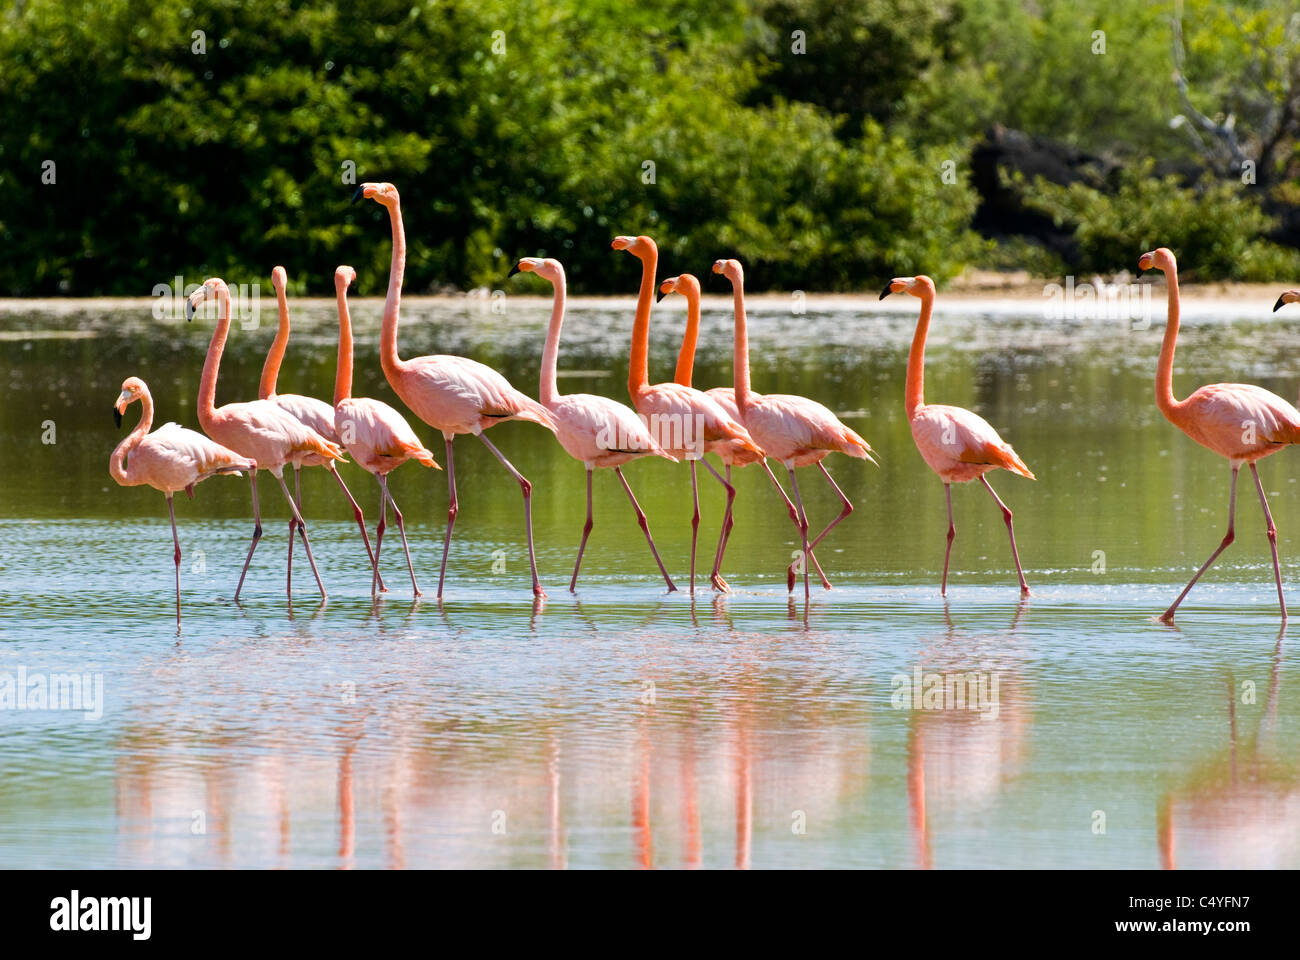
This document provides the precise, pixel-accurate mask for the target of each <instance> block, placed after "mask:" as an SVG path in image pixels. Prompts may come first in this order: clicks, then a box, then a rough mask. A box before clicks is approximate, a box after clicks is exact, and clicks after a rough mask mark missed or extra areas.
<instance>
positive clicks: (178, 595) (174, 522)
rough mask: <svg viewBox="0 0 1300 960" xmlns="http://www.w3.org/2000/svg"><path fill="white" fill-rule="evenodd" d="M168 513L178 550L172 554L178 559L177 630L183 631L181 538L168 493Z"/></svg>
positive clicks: (173, 538)
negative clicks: (177, 530) (177, 531)
mask: <svg viewBox="0 0 1300 960" xmlns="http://www.w3.org/2000/svg"><path fill="white" fill-rule="evenodd" d="M167 513H168V514H170V515H171V518H172V544H173V545H174V546H175V548H176V551H175V553H173V554H172V557H173V559H174V560H175V561H176V632H177V633H180V632H181V538H180V537H179V536H178V535H177V533H176V507H175V506H174V505H173V504H172V495H171V494H170V493H169V494H167Z"/></svg>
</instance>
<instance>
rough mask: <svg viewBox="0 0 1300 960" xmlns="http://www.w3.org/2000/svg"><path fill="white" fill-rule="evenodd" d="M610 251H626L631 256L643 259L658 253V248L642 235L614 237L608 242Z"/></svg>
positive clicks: (652, 241)
mask: <svg viewBox="0 0 1300 960" xmlns="http://www.w3.org/2000/svg"><path fill="white" fill-rule="evenodd" d="M609 247H610V249H611V250H626V251H627V252H628V253H631V254H632V255H633V256H637V257H640V258H641V259H643V260H644V259H645V258H646V257H648V256H650V255H651V254H652V253H658V252H659V248H658V247H657V246H656V245H655V242H654V240H652V239H651V238H650V237H647V236H645V235H644V234H642V235H641V236H639V237H626V236H619V237H615V238H614V239H613V240H611V241H610V242H609Z"/></svg>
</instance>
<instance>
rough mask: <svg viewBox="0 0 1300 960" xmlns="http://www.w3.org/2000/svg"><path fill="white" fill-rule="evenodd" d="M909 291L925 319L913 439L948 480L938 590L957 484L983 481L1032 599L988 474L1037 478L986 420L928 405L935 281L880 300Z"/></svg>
mask: <svg viewBox="0 0 1300 960" xmlns="http://www.w3.org/2000/svg"><path fill="white" fill-rule="evenodd" d="M902 290H906V291H907V292H908V293H910V294H911V295H912V296H914V297H917V298H919V299H920V301H921V316H920V318H919V319H918V320H917V321H916V334H915V335H914V336H913V337H912V349H911V352H910V353H908V355H907V386H906V388H905V389H906V404H905V407H904V409H905V410H906V411H907V419H908V422H909V423H911V425H912V440H913V442H915V443H916V449H917V450H919V451H920V452H921V458H922V459H923V460H924V461H925V462H926V463H927V464H929V466H930V469H931V470H933V471H934V472H935V473H937V474H938V475H939V479H940V480H942V481H943V493H944V497H945V498H946V499H947V501H948V548H947V550H946V551H945V552H944V555H943V580H942V582H941V584H940V586H939V593H940V595H942V596H945V597H946V596H947V595H948V560H949V559H950V558H951V557H952V541H953V539H954V538H955V537H956V536H957V527H956V526H955V525H954V524H953V522H952V485H953V484H954V483H969V482H970V481H972V480H975V479H977V478H978V479H979V482H980V483H982V484H984V489H985V490H987V491H988V492H989V496H990V497H992V498H993V502H994V503H996V504H997V505H998V509H999V510H1001V511H1002V520H1003V522H1004V523H1005V524H1006V525H1007V535H1008V536H1009V537H1010V538H1011V558H1012V559H1013V560H1015V562H1016V575H1017V576H1018V577H1019V578H1020V595H1021V596H1022V597H1026V596H1028V595H1029V584H1027V583H1025V574H1024V571H1023V570H1021V569H1020V552H1019V551H1018V550H1017V549H1016V531H1015V527H1013V526H1012V523H1011V510H1010V508H1008V507H1007V505H1006V504H1005V503H1003V502H1002V500H1001V498H999V497H998V495H997V494H996V493H994V492H993V488H992V487H991V486H989V482H988V480H987V479H986V478H985V476H984V474H986V473H988V472H989V471H990V470H996V469H998V468H999V467H1001V468H1002V469H1003V470H1009V471H1010V472H1012V473H1016V474H1019V475H1020V476H1022V477H1028V478H1029V479H1030V480H1033V479H1036V478H1035V477H1034V475H1033V473H1031V472H1030V470H1029V468H1028V467H1027V466H1025V463H1024V461H1023V460H1021V459H1020V457H1018V456H1016V451H1014V450H1012V449H1011V444H1009V443H1006V442H1004V441H1003V439H1002V438H1001V437H999V436H998V432H997V431H996V430H994V429H993V428H992V427H991V426H989V424H988V422H987V421H985V420H984V418H983V417H980V416H977V415H976V414H973V413H971V412H970V411H969V410H963V409H962V408H961V407H949V406H944V405H942V404H937V403H929V404H928V403H926V402H925V339H926V336H927V335H928V334H929V332H930V313H931V311H932V310H933V309H934V281H933V280H931V279H930V278H929V277H927V276H924V275H922V276H919V277H895V278H894V279H893V280H890V281H889V283H887V284H885V289H884V290H882V291H881V292H880V299H881V300H884V299H885V297H887V296H889V295H890V294H891V293H898V292H900V291H902Z"/></svg>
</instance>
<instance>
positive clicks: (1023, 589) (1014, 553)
mask: <svg viewBox="0 0 1300 960" xmlns="http://www.w3.org/2000/svg"><path fill="white" fill-rule="evenodd" d="M1234 476H1235V474H1234ZM980 483H982V484H984V489H985V490H987V491H988V492H989V496H990V497H992V498H993V501H994V502H995V503H996V504H997V505H998V509H999V510H1001V511H1002V519H1003V520H1004V521H1005V522H1006V525H1007V536H1009V537H1010V538H1011V559H1012V560H1014V561H1015V562H1016V576H1018V577H1019V578H1020V595H1021V596H1022V597H1027V596H1029V584H1027V583H1025V572H1024V571H1023V570H1021V569H1020V551H1019V550H1017V549H1016V529H1015V527H1013V526H1012V525H1011V508H1010V507H1008V506H1007V505H1006V504H1005V503H1003V502H1002V500H1001V498H1000V497H998V495H997V494H996V493H994V492H993V488H992V487H991V486H989V482H988V479H987V478H985V477H983V476H981V477H980Z"/></svg>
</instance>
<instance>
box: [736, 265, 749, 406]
mask: <svg viewBox="0 0 1300 960" xmlns="http://www.w3.org/2000/svg"><path fill="white" fill-rule="evenodd" d="M732 299H733V301H734V306H735V314H736V336H735V340H736V342H735V352H734V358H733V363H734V365H735V370H734V371H733V373H732V380H733V381H734V383H735V388H736V407H737V408H738V409H739V410H740V411H741V413H744V411H745V407H746V406H747V405H748V404H749V329H748V327H747V325H746V322H745V281H744V279H743V278H741V279H737V280H733V281H732Z"/></svg>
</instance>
